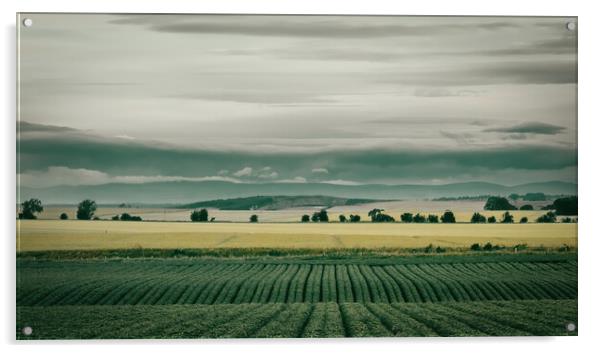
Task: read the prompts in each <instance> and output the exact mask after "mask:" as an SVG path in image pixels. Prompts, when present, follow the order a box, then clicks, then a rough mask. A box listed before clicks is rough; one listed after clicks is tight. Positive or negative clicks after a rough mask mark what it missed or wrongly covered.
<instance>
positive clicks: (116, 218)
mask: <svg viewBox="0 0 602 353" xmlns="http://www.w3.org/2000/svg"><path fill="white" fill-rule="evenodd" d="M111 219H112V220H114V221H118V220H119V215H118V214H116V215H114V216H113V217H111Z"/></svg>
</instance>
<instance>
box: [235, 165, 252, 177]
mask: <svg viewBox="0 0 602 353" xmlns="http://www.w3.org/2000/svg"><path fill="white" fill-rule="evenodd" d="M251 174H253V168H251V167H244V168H242V169H241V170H239V171H236V172H234V173H233V174H232V175H234V176H235V177H248V176H251Z"/></svg>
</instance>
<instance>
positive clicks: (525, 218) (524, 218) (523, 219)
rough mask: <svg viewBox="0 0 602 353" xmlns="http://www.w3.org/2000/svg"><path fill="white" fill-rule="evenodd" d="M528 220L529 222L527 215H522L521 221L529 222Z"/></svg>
mask: <svg viewBox="0 0 602 353" xmlns="http://www.w3.org/2000/svg"><path fill="white" fill-rule="evenodd" d="M527 222H529V219H528V218H527V217H522V218H521V219H520V223H527Z"/></svg>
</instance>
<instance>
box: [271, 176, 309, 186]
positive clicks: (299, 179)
mask: <svg viewBox="0 0 602 353" xmlns="http://www.w3.org/2000/svg"><path fill="white" fill-rule="evenodd" d="M276 182H277V183H292V184H304V183H307V179H305V178H304V177H301V176H296V177H294V178H292V179H281V180H278V181H276Z"/></svg>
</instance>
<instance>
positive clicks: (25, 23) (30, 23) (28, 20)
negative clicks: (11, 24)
mask: <svg viewBox="0 0 602 353" xmlns="http://www.w3.org/2000/svg"><path fill="white" fill-rule="evenodd" d="M23 26H25V27H31V26H33V20H32V19H31V18H26V19H24V20H23Z"/></svg>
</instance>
